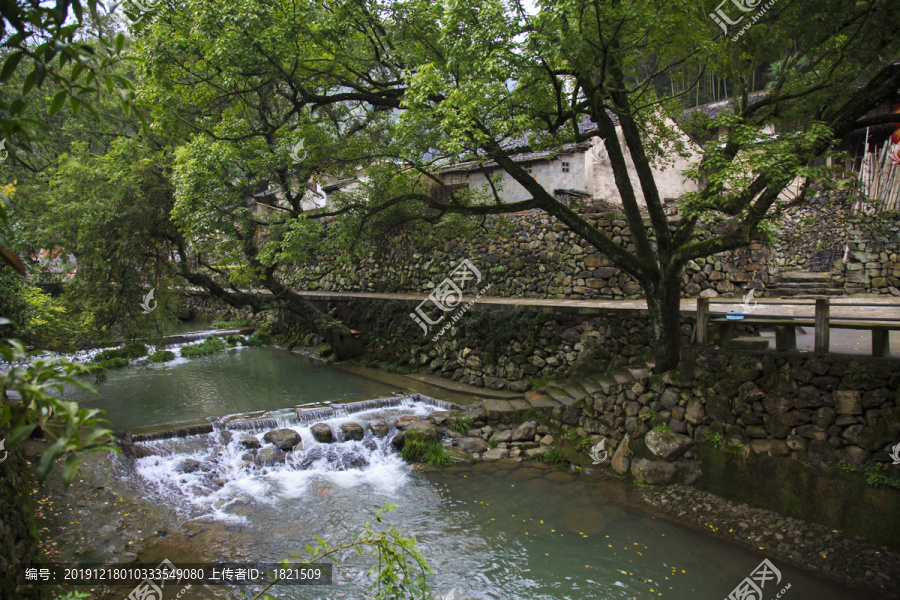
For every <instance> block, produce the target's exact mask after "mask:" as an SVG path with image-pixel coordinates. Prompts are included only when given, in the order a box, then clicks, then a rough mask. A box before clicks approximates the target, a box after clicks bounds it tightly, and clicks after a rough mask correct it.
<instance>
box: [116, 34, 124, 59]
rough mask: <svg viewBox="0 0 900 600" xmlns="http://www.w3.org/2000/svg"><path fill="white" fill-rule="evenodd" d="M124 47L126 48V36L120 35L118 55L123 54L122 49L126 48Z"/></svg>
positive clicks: (117, 43)
mask: <svg viewBox="0 0 900 600" xmlns="http://www.w3.org/2000/svg"><path fill="white" fill-rule="evenodd" d="M124 47H125V34H124V33H119V35H117V36H116V54H121V53H122V48H124Z"/></svg>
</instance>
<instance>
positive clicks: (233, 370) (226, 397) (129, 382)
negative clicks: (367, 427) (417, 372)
mask: <svg viewBox="0 0 900 600" xmlns="http://www.w3.org/2000/svg"><path fill="white" fill-rule="evenodd" d="M174 350H176V351H177V350H178V347H176V348H174ZM95 387H96V389H97V395H93V394H88V393H85V392H82V391H80V390H71V391H70V392H69V393H70V398H71V399H73V400H78V402H79V403H80V404H81V405H82V406H85V407H91V408H102V409H104V410H105V411H106V414H107V419H109V421H110V422H111V424H112V427H113V428H115V429H133V428H136V427H147V426H152V425H163V424H167V423H175V422H182V421H193V420H197V419H211V418H216V417H223V416H225V415H229V414H234V413H242V412H249V411H261V410H275V409H283V408H287V407H291V406H295V405H298V404H308V403H312V402H323V401H337V400H345V399H348V398H356V397H360V396H373V395H385V396H386V395H390V394H392V393H394V392H397V391H398V390H397V388H394V387H392V386H389V385H386V384H383V383H380V382H377V381H373V380H371V379H367V378H365V377H360V376H358V375H354V374H352V373H347V372H345V371H341V370H339V369H334V368H331V367H328V366H326V365H324V364H322V362H321V361H316V360H313V359H311V358H307V357H304V356H300V355H298V354H295V353H292V352H287V351H286V350H279V349H277V348H270V347H260V348H247V347H238V348H231V349H228V350H225V351H222V352H218V353H216V354H212V355H210V356H204V357H201V358H192V359H186V358H181V357H179V358H176V359H175V360H174V361H171V362H168V363H163V364H151V363H146V362H145V363H143V364H141V365H138V366H133V367H126V368H121V369H110V370H108V371H107V381H106V382H105V383H102V384H100V385H98V386H95Z"/></svg>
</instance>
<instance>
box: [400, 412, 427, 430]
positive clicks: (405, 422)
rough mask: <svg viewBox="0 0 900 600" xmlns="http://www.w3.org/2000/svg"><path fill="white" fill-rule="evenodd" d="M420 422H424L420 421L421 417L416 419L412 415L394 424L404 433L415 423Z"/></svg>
mask: <svg viewBox="0 0 900 600" xmlns="http://www.w3.org/2000/svg"><path fill="white" fill-rule="evenodd" d="M420 422H422V419H420V418H419V417H414V416H412V415H409V416H406V417H400V418H399V419H397V422H396V423H394V427H396V428H397V429H399V430H400V431H403V430H404V429H406V428H407V427H409V426H410V425H412V424H413V423H420Z"/></svg>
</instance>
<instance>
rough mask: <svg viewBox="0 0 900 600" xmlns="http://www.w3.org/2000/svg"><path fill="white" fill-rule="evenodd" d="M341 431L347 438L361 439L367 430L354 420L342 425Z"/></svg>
mask: <svg viewBox="0 0 900 600" xmlns="http://www.w3.org/2000/svg"><path fill="white" fill-rule="evenodd" d="M432 427H433V426H432ZM341 432H342V433H343V434H344V439H345V440H355V441H359V440H361V439H363V438H364V437H365V436H366V432H365V430H363V428H362V425H360V424H359V423H353V422H350V423H344V424H343V425H341Z"/></svg>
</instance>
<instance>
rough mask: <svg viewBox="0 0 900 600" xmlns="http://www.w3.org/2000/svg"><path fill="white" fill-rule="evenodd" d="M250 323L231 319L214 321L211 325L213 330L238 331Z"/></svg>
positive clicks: (245, 320)
mask: <svg viewBox="0 0 900 600" xmlns="http://www.w3.org/2000/svg"><path fill="white" fill-rule="evenodd" d="M249 326H250V321H248V320H247V319H232V320H230V321H225V320H222V321H216V322H215V323H213V324H212V325H211V327H212V328H213V329H238V328H240V327H249Z"/></svg>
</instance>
